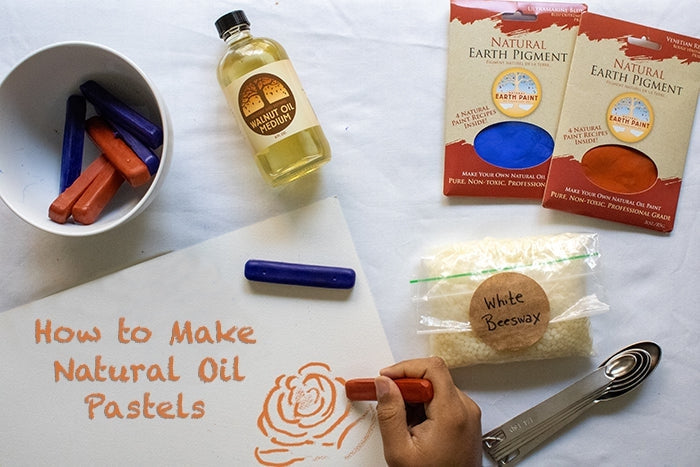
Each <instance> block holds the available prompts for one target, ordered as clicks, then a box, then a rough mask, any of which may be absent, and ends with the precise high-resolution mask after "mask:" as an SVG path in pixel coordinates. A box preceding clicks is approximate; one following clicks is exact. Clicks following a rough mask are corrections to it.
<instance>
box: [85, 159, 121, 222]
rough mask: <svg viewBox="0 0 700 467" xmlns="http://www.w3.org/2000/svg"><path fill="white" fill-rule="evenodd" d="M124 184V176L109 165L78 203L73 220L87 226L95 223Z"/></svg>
mask: <svg viewBox="0 0 700 467" xmlns="http://www.w3.org/2000/svg"><path fill="white" fill-rule="evenodd" d="M123 182H124V177H123V176H122V174H121V173H120V172H119V171H118V170H117V169H116V168H115V167H114V166H113V165H112V164H110V163H107V164H106V165H105V166H104V167H102V170H100V173H98V174H97V177H95V179H94V180H93V181H92V183H90V185H89V186H88V187H87V190H85V192H84V193H83V194H82V196H81V197H80V198H79V199H78V201H76V203H75V205H74V206H73V210H72V213H73V219H74V220H75V221H76V222H79V223H81V224H86V225H87V224H92V223H93V222H95V221H96V220H97V218H98V217H99V215H100V214H101V213H102V211H103V210H104V208H105V206H107V203H109V201H110V200H111V199H112V198H113V197H114V195H115V194H116V193H117V190H119V187H120V186H121V185H122V183H123Z"/></svg>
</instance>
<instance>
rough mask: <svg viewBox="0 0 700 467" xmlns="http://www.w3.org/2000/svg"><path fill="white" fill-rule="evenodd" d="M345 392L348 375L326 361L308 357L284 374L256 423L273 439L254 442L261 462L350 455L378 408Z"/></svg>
mask: <svg viewBox="0 0 700 467" xmlns="http://www.w3.org/2000/svg"><path fill="white" fill-rule="evenodd" d="M360 407H361V409H360V410H359V411H358V406H357V405H353V404H352V403H351V402H350V401H349V400H348V399H347V398H346V397H345V380H344V379H343V378H339V377H334V376H333V375H332V374H331V369H330V366H329V365H327V364H325V363H320V362H311V363H308V364H306V365H304V366H302V367H301V368H299V370H297V373H296V374H293V375H284V374H283V375H280V376H279V377H277V379H276V381H275V386H274V387H273V388H272V389H271V390H270V392H269V393H268V394H267V397H266V398H265V402H264V406H263V408H262V412H261V413H260V416H259V417H258V428H259V429H260V431H261V432H262V434H263V435H265V436H266V437H267V439H268V441H269V445H268V446H265V447H260V446H258V447H256V448H255V458H256V459H257V460H258V462H259V463H260V464H261V465H267V466H288V465H292V464H294V463H297V462H303V461H306V462H312V461H324V462H327V461H328V460H333V461H341V460H342V459H349V458H350V457H352V456H353V455H354V454H355V453H356V452H357V451H359V449H360V448H361V447H362V445H363V444H364V443H365V442H366V441H367V440H368V439H369V438H370V435H371V433H372V431H373V430H374V428H375V425H376V418H375V413H374V409H373V408H372V407H371V406H369V405H367V406H360Z"/></svg>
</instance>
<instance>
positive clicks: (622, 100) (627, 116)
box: [608, 93, 654, 143]
mask: <svg viewBox="0 0 700 467" xmlns="http://www.w3.org/2000/svg"><path fill="white" fill-rule="evenodd" d="M653 120H654V115H653V112H652V109H651V104H650V103H649V101H647V100H646V99H645V98H644V97H642V96H641V95H639V94H637V93H625V94H621V95H619V96H617V97H616V98H615V99H613V100H612V102H611V103H610V106H609V107H608V128H610V131H611V132H612V133H613V135H615V137H616V138H617V139H619V140H621V141H624V142H627V143H634V142H637V141H640V140H642V139H644V138H645V137H646V136H647V135H648V134H649V132H650V131H651V127H652V124H653Z"/></svg>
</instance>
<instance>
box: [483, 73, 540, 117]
mask: <svg viewBox="0 0 700 467" xmlns="http://www.w3.org/2000/svg"><path fill="white" fill-rule="evenodd" d="M491 93H492V94H493V103H494V104H495V105H496V107H497V108H498V110H500V111H501V112H503V113H504V114H505V115H507V116H509V117H515V118H518V117H524V116H526V115H529V114H531V113H532V112H534V111H535V109H536V108H537V106H538V105H539V104H540V99H541V97H542V88H541V87H540V82H539V80H538V79H537V77H536V76H535V75H534V74H533V73H531V72H530V71H528V70H526V69H524V68H509V69H508V70H505V71H503V72H502V73H501V74H500V75H498V77H496V79H495V80H494V82H493V88H492V90H491Z"/></svg>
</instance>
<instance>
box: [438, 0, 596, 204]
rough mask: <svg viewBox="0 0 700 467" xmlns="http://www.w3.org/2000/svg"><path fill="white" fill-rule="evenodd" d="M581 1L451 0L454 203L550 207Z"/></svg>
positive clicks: (449, 126) (449, 144) (449, 145)
mask: <svg viewBox="0 0 700 467" xmlns="http://www.w3.org/2000/svg"><path fill="white" fill-rule="evenodd" d="M585 10H586V5H584V4H579V3H550V2H511V1H492V0H486V1H484V0H481V1H476V0H473V1H470V0H451V3H450V24H449V28H448V31H449V35H448V63H447V93H446V105H445V165H444V181H443V193H444V194H445V195H446V196H486V197H513V198H532V199H538V200H541V199H542V194H543V192H544V187H545V179H546V177H547V172H548V169H549V162H550V159H551V155H552V151H553V148H554V136H555V134H556V128H557V123H558V120H559V112H560V109H561V105H562V101H563V95H564V89H565V86H566V79H567V76H568V73H569V67H570V62H571V57H572V54H573V48H574V42H575V40H576V34H577V31H578V25H579V20H580V16H581V13H582V12H584V11H585Z"/></svg>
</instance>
